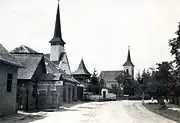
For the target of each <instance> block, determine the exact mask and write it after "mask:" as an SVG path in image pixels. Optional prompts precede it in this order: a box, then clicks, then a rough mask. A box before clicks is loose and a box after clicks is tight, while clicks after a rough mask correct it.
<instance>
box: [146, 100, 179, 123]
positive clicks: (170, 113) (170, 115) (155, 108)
mask: <svg viewBox="0 0 180 123" xmlns="http://www.w3.org/2000/svg"><path fill="white" fill-rule="evenodd" d="M143 105H144V107H145V108H146V109H148V110H149V111H152V112H154V113H156V114H158V115H161V116H163V117H165V118H167V119H170V120H174V121H176V122H178V123H180V111H176V110H172V109H170V108H173V106H172V105H168V104H167V108H164V109H161V108H160V105H159V104H157V103H145V104H143Z"/></svg>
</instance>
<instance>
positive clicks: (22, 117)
mask: <svg viewBox="0 0 180 123" xmlns="http://www.w3.org/2000/svg"><path fill="white" fill-rule="evenodd" d="M46 117H47V115H46V113H44V114H40V113H38V114H20V113H17V114H14V115H8V116H4V117H1V118H0V123H30V122H33V121H36V120H41V119H44V118H46Z"/></svg>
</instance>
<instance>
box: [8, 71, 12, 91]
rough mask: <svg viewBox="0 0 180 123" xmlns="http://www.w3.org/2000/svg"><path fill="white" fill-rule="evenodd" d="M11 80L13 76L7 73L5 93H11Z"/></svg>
mask: <svg viewBox="0 0 180 123" xmlns="http://www.w3.org/2000/svg"><path fill="white" fill-rule="evenodd" d="M12 79H13V75H12V74H11V73H8V76H7V92H11V91H12V89H11V88H12Z"/></svg>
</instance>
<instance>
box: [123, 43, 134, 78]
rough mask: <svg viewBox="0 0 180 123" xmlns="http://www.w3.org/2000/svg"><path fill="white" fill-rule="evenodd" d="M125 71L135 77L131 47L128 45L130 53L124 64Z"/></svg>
mask: <svg viewBox="0 0 180 123" xmlns="http://www.w3.org/2000/svg"><path fill="white" fill-rule="evenodd" d="M123 67H124V71H125V72H127V73H128V74H129V75H130V76H132V78H134V65H133V63H132V61H131V55H130V47H129V46H128V55H127V60H126V62H125V63H124V64H123Z"/></svg>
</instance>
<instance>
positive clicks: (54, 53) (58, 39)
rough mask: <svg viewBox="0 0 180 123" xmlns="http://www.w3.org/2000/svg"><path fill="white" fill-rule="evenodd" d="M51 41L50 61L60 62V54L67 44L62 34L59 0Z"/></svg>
mask: <svg viewBox="0 0 180 123" xmlns="http://www.w3.org/2000/svg"><path fill="white" fill-rule="evenodd" d="M49 42H50V44H51V49H50V61H53V62H58V61H59V59H60V55H61V54H62V53H63V52H64V44H65V42H64V41H63V39H62V34H61V22H60V11H59V1H58V7H57V13H56V22H55V29H54V37H53V38H52V39H51V41H49Z"/></svg>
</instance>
